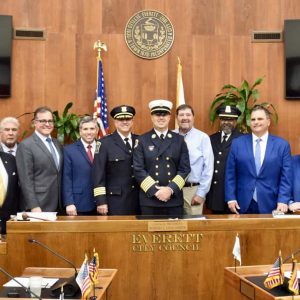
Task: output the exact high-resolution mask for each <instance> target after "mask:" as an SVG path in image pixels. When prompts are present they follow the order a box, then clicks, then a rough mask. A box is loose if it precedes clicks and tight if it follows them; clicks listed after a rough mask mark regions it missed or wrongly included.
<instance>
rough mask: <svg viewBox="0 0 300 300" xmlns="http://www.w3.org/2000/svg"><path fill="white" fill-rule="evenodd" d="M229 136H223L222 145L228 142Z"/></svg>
mask: <svg viewBox="0 0 300 300" xmlns="http://www.w3.org/2000/svg"><path fill="white" fill-rule="evenodd" d="M227 138H228V135H226V134H224V135H223V140H222V144H223V143H225V142H226V141H227Z"/></svg>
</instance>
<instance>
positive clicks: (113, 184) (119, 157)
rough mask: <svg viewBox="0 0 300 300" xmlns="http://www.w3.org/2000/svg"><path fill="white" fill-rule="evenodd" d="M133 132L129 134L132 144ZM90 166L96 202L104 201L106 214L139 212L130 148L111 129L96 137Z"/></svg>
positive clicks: (98, 203) (133, 139)
mask: <svg viewBox="0 0 300 300" xmlns="http://www.w3.org/2000/svg"><path fill="white" fill-rule="evenodd" d="M136 138H137V135H135V134H132V142H133V143H132V144H133V145H134V144H135V140H136ZM100 143H101V145H100V149H99V152H98V153H95V156H94V163H93V168H92V174H93V182H94V197H95V200H96V204H97V206H98V205H102V204H107V205H108V214H109V215H136V214H139V204H138V190H139V188H138V185H137V183H136V181H135V178H134V176H133V168H132V150H131V152H130V151H129V150H128V149H127V147H126V145H125V143H124V141H123V140H122V138H121V137H120V135H119V134H118V133H117V131H115V132H114V133H113V134H111V135H108V136H105V137H104V138H102V139H101V140H100Z"/></svg>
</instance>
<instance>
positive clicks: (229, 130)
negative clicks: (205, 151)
mask: <svg viewBox="0 0 300 300" xmlns="http://www.w3.org/2000/svg"><path fill="white" fill-rule="evenodd" d="M216 112H217V115H218V117H219V120H220V131H218V132H216V133H214V134H212V135H211V136H210V141H211V145H212V148H213V152H214V157H215V161H214V173H213V178H212V184H211V187H210V190H209V193H208V194H207V195H206V202H205V204H206V207H207V208H209V209H210V210H211V211H212V213H214V214H228V213H230V211H229V209H228V206H227V203H226V202H225V200H224V183H225V166H226V161H227V157H228V153H229V150H230V147H231V142H232V141H233V139H235V138H237V137H239V136H240V135H242V134H241V133H240V132H239V131H238V130H237V129H236V123H237V119H238V117H239V115H240V114H241V112H240V111H239V110H238V109H237V108H236V107H235V106H230V105H226V106H220V107H218V109H217V111H216Z"/></svg>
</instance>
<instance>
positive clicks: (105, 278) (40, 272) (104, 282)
mask: <svg viewBox="0 0 300 300" xmlns="http://www.w3.org/2000/svg"><path fill="white" fill-rule="evenodd" d="M116 273H117V270H116V269H99V274H98V283H97V284H96V290H95V291H96V296H97V300H107V299H109V298H108V297H107V295H108V289H109V286H110V284H111V282H112V280H113V279H114V277H115V275H116ZM73 275H74V269H73V268H26V269H25V270H24V272H23V274H22V275H21V276H24V277H30V276H42V277H54V278H68V277H71V276H73ZM91 295H92V294H91ZM7 299H8V298H7ZM9 299H11V298H9ZM16 299H21V298H16ZM22 299H28V298H22ZM43 299H44V298H43ZM50 299H52V300H53V298H50Z"/></svg>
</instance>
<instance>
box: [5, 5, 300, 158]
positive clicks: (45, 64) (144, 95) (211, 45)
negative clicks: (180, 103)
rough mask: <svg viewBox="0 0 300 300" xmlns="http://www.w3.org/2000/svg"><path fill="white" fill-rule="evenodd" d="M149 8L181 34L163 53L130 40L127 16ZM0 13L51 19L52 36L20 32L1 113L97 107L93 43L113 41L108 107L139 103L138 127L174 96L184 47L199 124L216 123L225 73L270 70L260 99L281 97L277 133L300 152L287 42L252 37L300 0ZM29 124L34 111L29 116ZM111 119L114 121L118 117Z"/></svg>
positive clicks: (296, 9)
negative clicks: (288, 91) (148, 55)
mask: <svg viewBox="0 0 300 300" xmlns="http://www.w3.org/2000/svg"><path fill="white" fill-rule="evenodd" d="M143 9H155V10H158V11H160V12H162V13H164V14H166V15H167V16H168V17H169V19H170V20H171V22H172V23H173V25H174V29H175V42H174V44H173V47H172V49H171V51H170V52H168V54H166V55H165V56H163V57H161V58H159V59H156V60H151V61H149V60H144V59H141V58H138V57H137V56H135V55H133V54H132V53H131V52H130V51H129V49H128V48H127V46H126V44H125V41H124V28H125V25H126V22H127V21H128V19H129V18H130V17H131V16H132V15H133V14H134V13H136V12H138V11H140V10H143ZM0 14H7V15H12V16H13V24H14V26H15V27H34V28H45V29H46V30H47V39H46V40H45V41H30V40H14V41H13V71H12V73H13V75H12V97H11V98H9V99H4V100H0V117H3V116H7V115H13V116H18V115H21V114H22V113H24V112H30V111H33V110H34V109H35V108H36V107H37V106H39V105H44V104H46V105H48V106H50V107H52V108H53V109H54V110H56V109H58V110H62V109H63V108H64V106H65V105H66V103H67V102H69V101H73V102H74V104H75V105H74V112H77V113H91V112H92V107H93V98H94V94H95V87H96V56H95V52H94V50H93V43H94V42H95V41H96V40H97V39H101V41H103V42H105V43H106V44H107V46H108V52H107V53H103V55H102V56H103V62H104V76H105V82H106V91H107V99H108V108H109V109H111V108H112V107H114V106H115V105H118V104H123V103H127V104H131V105H134V106H135V107H136V110H137V116H136V118H135V128H134V129H135V132H137V133H142V132H144V131H146V130H148V129H149V128H150V127H151V122H150V118H149V111H148V106H147V104H148V101H149V100H151V99H156V98H168V99H171V100H172V101H173V102H174V103H175V97H176V64H177V56H179V57H180V58H181V61H182V65H183V80H184V87H185V95H186V101H187V103H188V104H191V105H192V106H193V107H194V109H195V112H196V127H198V128H199V129H201V130H203V131H205V132H207V133H212V132H214V131H215V130H216V126H215V127H214V128H212V127H211V126H210V123H209V120H208V107H209V104H210V102H211V99H212V98H213V97H214V95H216V94H217V93H218V92H219V90H220V88H221V87H222V86H223V85H224V84H226V83H232V84H234V85H238V84H239V83H240V82H241V81H242V80H243V79H247V80H248V81H250V82H253V81H254V80H255V79H256V78H257V77H260V76H262V75H265V80H264V82H263V84H262V85H261V86H260V92H261V99H262V100H267V101H270V102H272V103H273V104H274V105H275V106H276V107H277V109H278V112H279V116H280V119H279V123H278V125H275V126H273V127H272V128H271V131H272V133H274V134H278V135H280V136H283V137H285V138H286V139H287V140H289V141H290V143H291V146H292V151H293V153H294V154H295V153H299V152H300V138H299V135H300V118H299V116H298V115H299V113H298V111H299V109H300V101H287V100H285V99H284V45H283V43H251V37H250V34H251V31H253V30H282V29H283V24H284V20H285V19H296V18H300V3H299V1H298V0H18V1H16V0H5V1H0ZM21 122H22V129H23V130H24V129H27V128H28V126H29V124H30V117H22V119H21ZM110 123H111V127H112V122H111V120H110Z"/></svg>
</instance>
